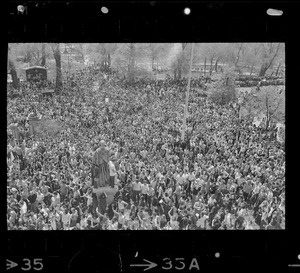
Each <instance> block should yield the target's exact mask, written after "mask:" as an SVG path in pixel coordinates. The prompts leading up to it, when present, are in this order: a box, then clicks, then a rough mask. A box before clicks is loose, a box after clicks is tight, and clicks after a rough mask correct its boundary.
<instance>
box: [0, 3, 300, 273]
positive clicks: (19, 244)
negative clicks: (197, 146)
mask: <svg viewBox="0 0 300 273" xmlns="http://www.w3.org/2000/svg"><path fill="white" fill-rule="evenodd" d="M298 8H299V5H298V4H296V3H294V2H293V3H289V2H279V1H278V2H276V1H274V2H268V1H265V2H264V3H259V2H253V3H249V2H242V1H241V2H240V1H239V2H236V1H229V2H228V3H227V2H224V1H214V2H200V3H197V2H194V1H191V2H186V1H185V2H181V1H172V2H171V1H170V2H166V3H164V2H158V1H150V2H145V1H141V2H135V1H130V2H125V1H124V2H123V1H122V2H121V1H120V2H115V1H109V2H108V1H106V2H99V1H97V2H96V1H60V2H55V1H11V2H10V3H9V9H8V11H7V16H8V22H7V28H8V41H7V42H8V51H9V50H11V49H12V48H13V46H10V45H13V44H23V43H30V44H38V43H39V45H40V44H49V45H50V47H49V48H50V52H51V54H52V53H53V52H55V45H57V44H60V45H61V47H57V50H58V51H60V50H61V52H66V54H65V56H64V57H63V58H65V59H64V64H63V65H62V68H61V70H65V72H63V71H62V74H63V73H65V75H64V74H63V77H66V78H67V79H68V81H70V82H71V81H72V80H71V78H72V77H75V76H72V75H71V74H72V73H73V75H76V77H77V78H79V79H80V78H81V77H83V76H82V74H80V73H82V72H81V71H80V69H74V71H73V72H72V67H71V66H72V65H73V63H75V62H76V64H77V63H81V65H82V66H93V67H94V68H93V71H92V72H91V70H89V71H90V72H89V73H96V72H95V71H96V70H97V69H100V68H99V67H98V66H97V65H90V64H88V63H89V61H88V60H87V59H85V58H82V60H80V61H78V62H77V61H72V60H73V59H75V58H77V57H78V58H80V56H77V57H76V56H75V55H76V54H75V55H74V54H73V53H68V52H67V51H68V50H71V49H72V48H73V47H75V46H76V44H79V43H80V44H97V43H98V44H104V43H106V44H121V43H127V44H133V43H140V44H143V43H144V44H146V43H147V44H151V43H157V44H158V43H165V44H179V47H181V46H182V47H184V46H186V48H188V49H189V50H191V46H190V44H192V43H196V44H204V43H218V44H220V43H229V44H232V45H233V46H236V49H237V50H236V52H237V53H238V54H237V53H235V54H236V55H237V56H234V57H236V60H235V61H236V62H239V61H240V60H239V58H242V57H238V56H240V55H239V52H240V51H242V46H241V44H246V43H249V44H250V43H269V44H273V45H272V46H271V47H268V49H269V50H270V52H271V51H272V52H274V53H276V50H279V48H280V45H279V44H282V45H284V50H283V51H282V52H284V54H283V55H282V56H283V57H282V60H284V61H283V63H282V64H280V63H279V62H278V63H276V66H275V65H274V69H273V70H274V74H276V76H277V74H278V75H279V74H280V71H283V72H282V73H283V75H284V76H282V77H281V78H280V77H279V76H278V78H276V80H279V81H280V80H282V81H283V80H284V85H285V83H286V85H287V88H288V89H290V88H291V89H292V88H293V87H294V86H296V84H295V79H297V74H295V75H293V73H297V72H296V69H295V68H296V67H297V62H296V61H295V60H296V58H294V55H297V54H294V52H297V49H296V46H297V41H296V38H297V37H296V36H297V35H296V34H295V29H296V19H295V18H297V14H296V11H297V10H299V9H298ZM238 45H240V51H239V46H238ZM207 47H209V46H207ZM277 47H278V48H277ZM70 48H71V49H70ZM172 48H176V46H172V47H171V46H170V47H169V48H168V50H167V51H166V52H165V53H164V54H165V55H164V54H161V55H159V56H160V57H159V58H161V59H164V58H165V57H166V56H167V53H169V51H171V49H172ZM276 48H277V49H276ZM117 49H118V50H119V51H121V48H120V47H117ZM51 50H52V51H53V52H52V51H51ZM196 50H197V47H196ZM227 50H228V52H229V49H228V48H227ZM46 51H47V50H46ZM71 51H72V50H71ZM162 51H163V50H162ZM20 52H21V50H19V51H18V53H20ZM188 52H190V51H188ZM191 52H192V50H191ZM195 52H196V51H195ZM23 53H24V52H22V54H23ZM98 53H99V52H96V53H95V55H96V54H98ZM196 53H197V52H196ZM196 53H195V54H196ZM7 54H8V53H7V52H6V53H5V56H6V57H7ZM14 54H16V53H14ZM41 54H42V53H41ZM72 54H73V55H74V56H73V55H72ZM226 54H227V53H226ZM228 54H229V53H228ZM228 54H227V55H228ZM241 54H242V53H241ZM20 55H21V53H20ZM23 55H24V54H23ZM52 55H53V54H52ZM52 55H51V56H52ZM62 55H63V53H62ZM77 55H80V54H77ZM98 57H99V56H98ZM17 58H20V59H22V58H23V59H24V58H25V59H26V58H27V59H28V56H14V60H15V61H16V62H17ZM31 58H32V59H34V58H36V59H39V58H42V56H33V57H31ZM46 58H47V57H46ZM51 58H52V57H51ZM188 58H189V57H187V60H189V59H188ZM213 58H214V57H213ZM249 58H252V59H254V57H253V56H252V55H251V56H250V57H249ZM27 59H26V60H27ZM52 59H53V58H52ZM157 59H158V58H157ZM191 59H192V58H191ZM26 60H25V62H26ZM70 60H71V61H70ZM201 61H202V62H203V63H202V62H201V65H202V66H203V65H204V67H202V66H201V65H199V67H200V68H199V69H200V70H199V71H200V72H201V73H203V71H204V75H206V74H205V73H207V74H211V73H212V71H213V70H215V71H217V70H218V69H220V70H223V69H224V67H223V66H222V65H223V64H222V63H221V61H220V64H219V66H218V63H217V61H214V68H212V67H213V65H212V63H213V60H212V61H211V63H210V61H209V60H208V59H206V58H205V64H204V60H201ZM20 62H21V61H20ZM25 62H24V63H25ZM109 62H110V60H108V59H105V60H104V62H102V65H104V66H106V65H107V64H108V63H109ZM54 63H55V61H54V59H53V65H54ZM155 63H159V62H158V60H156V62H155ZM187 63H188V62H187ZM199 63H200V62H199ZM249 63H251V62H250V61H249ZM83 64H84V65H83ZM118 65H119V66H120V67H121V66H122V65H124V64H123V63H122V62H121V61H119V63H118ZM152 65H153V64H152ZM79 66H80V65H79V64H78V67H79ZM187 66H188V65H187ZM283 66H284V67H287V70H286V71H287V72H286V71H285V70H284V69H285V68H284V69H283ZM9 67H10V70H11V65H9ZM191 67H192V66H191ZM250 67H251V66H250ZM288 67H291V68H292V69H290V70H289V68H288ZM152 68H153V67H152ZM27 69H28V67H26V69H24V71H27ZM163 69H164V68H163V65H161V64H157V67H156V70H157V71H159V70H163ZM193 69H194V70H195V73H196V72H197V73H198V72H199V71H198V70H197V69H198V68H196V67H194V68H193ZM201 69H202V70H201ZM36 70H39V71H40V72H39V73H37V72H36V74H38V75H43V73H44V72H43V71H44V70H45V69H44V68H43V67H41V66H40V65H34V67H33V71H36ZM191 71H192V69H190V74H192V72H191ZM71 72H72V73H71ZM173 72H174V71H173ZM200 72H199V73H200ZM258 72H259V71H258ZM285 72H286V73H287V74H285ZM105 73H106V72H105ZM105 73H103V74H102V73H99V74H97V73H96V74H95V75H100V74H101V75H102V76H101V77H104V76H103V75H104V74H105ZM29 74H30V72H24V82H25V81H28V75H29ZM33 74H34V73H33ZM77 74H78V75H77ZM148 74H149V73H148ZM148 74H147V77H148ZM157 74H162V73H159V72H157V73H156V74H155V75H156V77H158V76H157ZM174 74H175V72H174ZM251 74H252V70H251V73H250V76H251ZM274 74H273V76H274ZM47 75H48V77H50V72H48V74H47V73H46V76H47ZM54 75H55V76H53V75H52V76H53V82H55V80H56V76H57V72H56V74H54ZM105 75H106V74H105ZM107 75H109V73H108V74H107ZM35 76H36V75H34V76H33V77H35ZM172 76H173V74H172ZM177 76H178V75H177ZM248 76H249V75H248ZM271 76H272V75H271ZM39 77H43V76H39ZM97 77H98V76H97ZM99 77H100V76H99ZM105 77H106V76H105ZM105 77H104V78H103V81H102V82H100V81H99V82H98V83H97V84H95V88H96V89H95V90H101V88H102V89H104V88H107V86H109V84H110V83H109V84H108V85H107V81H109V78H110V76H107V77H108V79H107V78H105ZM142 77H145V78H146V76H145V75H144V74H143V76H142ZM174 77H175V75H174ZM11 78H12V79H11V84H12V85H13V84H14V83H13V81H14V76H13V75H12V73H11ZM29 78H30V77H29ZM95 78H96V77H91V79H92V80H93V81H95V82H96V80H95ZM241 78H242V77H240V79H241ZM101 79H102V78H101ZM97 81H98V80H97ZM242 81H243V80H242V79H241V80H240V83H241V82H242ZM251 81H252V82H254V81H255V79H254V80H253V79H252V78H251ZM266 81H267V80H266ZM270 81H271V80H270ZM248 82H250V81H248V80H247V84H248ZM86 84H87V83H86ZM264 84H265V85H267V84H266V83H265V81H259V84H258V83H256V84H255V88H262V87H261V85H262V86H263V85H264ZM278 85H279V86H281V85H282V84H278ZM124 86H125V87H122V88H124V89H126V88H129V87H128V85H127V83H124ZM253 86H254V85H251V87H253ZM5 88H6V89H8V88H7V85H6V86H5ZM47 88H49V89H51V90H52V89H53V90H54V89H55V90H54V91H53V92H54V93H55V92H57V86H55V83H53V85H51V86H50V85H49V87H47ZM76 88H77V85H75V84H74V86H72V87H71V88H70V89H76ZM201 88H202V87H201ZM203 88H204V87H203ZM129 89H130V88H129ZM78 90H83V88H82V89H80V88H79V87H78ZM130 90H131V89H130ZM82 92H83V91H82ZM51 94H52V93H51ZM58 94H59V93H58ZM156 95H157V96H159V98H161V97H163V94H161V93H159V92H158V93H157V94H156ZM16 96H17V95H16ZM45 96H46V97H47V95H45ZM50 96H51V95H50ZM55 96H56V95H55ZM76 96H77V95H76ZM105 96H106V97H105ZM105 96H104V97H101V99H102V101H101V103H103V104H105V103H106V104H105V105H108V104H110V101H111V100H113V99H112V98H108V97H109V95H108V93H105ZM278 96H279V95H278ZM277 98H278V97H276V96H275V98H274V100H276V99H277ZM132 99H134V98H132ZM37 101H41V100H37ZM58 101H59V99H57V103H58ZM124 101H125V99H124ZM276 101H277V100H276ZM59 103H60V104H62V103H61V102H59ZM65 103H68V102H67V101H66V102H65ZM124 103H125V102H124ZM37 104H38V103H37ZM83 104H84V105H86V104H87V103H86V102H83ZM183 104H184V101H183ZM74 105H75V103H74ZM80 107H83V106H80ZM99 107H100V106H99ZM37 108H38V107H36V106H35V109H37ZM291 108H293V107H291ZM82 109H84V107H83V108H82ZM187 109H189V108H188V107H187ZM294 109H297V106H296V107H294ZM22 111H23V110H22ZM24 111H25V110H24ZM40 111H42V109H41V110H40ZM84 111H85V110H84ZM88 111H89V109H88V110H86V112H88ZM105 111H106V112H105V113H106V114H105V116H107V121H106V120H105V122H107V123H109V122H110V118H113V114H112V112H113V110H111V109H109V107H106V108H105ZM37 112H38V110H37ZM54 112H55V111H54ZM51 113H52V112H51ZM183 113H184V112H183V110H182V116H183V115H184V114H183ZM52 114H53V113H52ZM57 115H58V114H57ZM91 115H92V114H91ZM53 116H55V114H53ZM53 116H52V117H53ZM66 116H67V115H66ZM64 117H65V116H64ZM68 118H70V119H72V115H70V116H68ZM86 120H87V123H88V120H92V118H91V117H90V116H89V113H87V118H86ZM38 122H40V120H38V121H37V123H38ZM101 122H103V123H105V122H104V121H101ZM30 125H31V124H30ZM51 126H52V127H51V128H50V129H48V131H51V130H52V131H54V127H55V126H54V125H51ZM84 126H98V125H97V124H96V125H84ZM118 126H121V125H118ZM128 126H129V125H128ZM292 126H294V125H292ZM33 127H34V126H33V125H32V128H31V127H30V129H32V135H34V134H35V132H36V131H37V130H35V131H34V128H33ZM44 127H45V126H44ZM44 127H43V128H44ZM287 127H288V126H287ZM39 128H41V127H39ZM55 128H56V127H55ZM87 128H88V127H87ZM28 130H29V129H28ZM40 130H42V129H40ZM115 130H116V129H115ZM29 131H30V130H29ZM116 131H117V130H116ZM16 135H18V134H16ZM15 138H16V137H15V135H14V139H15ZM74 138H80V136H79V135H76V136H75V135H74ZM33 139H34V138H33ZM280 139H283V138H282V137H281V138H280ZM96 141H98V139H97V140H96ZM283 141H284V140H282V142H283ZM295 141H296V140H295ZM216 142H217V141H216ZM291 142H292V140H291ZM120 143H121V141H120ZM295 143H297V142H295ZM57 145H59V144H57ZM86 145H90V143H88V144H86ZM120 146H122V145H120ZM41 149H42V148H41ZM284 149H286V150H288V147H287V148H284ZM292 149H294V147H292ZM71 150H72V149H70V151H71ZM286 150H284V151H286ZM118 151H119V150H118ZM70 153H71V152H70ZM11 154H12V156H13V157H15V156H16V157H17V152H16V153H13V152H12V153H11ZM57 157H58V156H57ZM141 157H142V155H141ZM18 158H19V157H18ZM127 158H128V159H127ZM127 158H126V160H128V161H129V160H131V159H130V153H128V155H127ZM284 161H285V159H284ZM9 162H10V161H9ZM9 164H10V163H9ZM292 164H296V162H293V163H291V167H290V172H291V173H292V172H293V170H291V169H294V170H296V169H297V166H293V165H292ZM287 169H288V168H287ZM61 170H63V168H62V169H61ZM62 172H63V171H62ZM92 172H93V171H91V173H92ZM291 173H290V174H289V175H288V174H287V176H286V177H287V178H286V179H285V180H284V181H286V182H284V183H286V184H285V185H284V187H285V188H286V194H285V200H286V214H287V215H288V216H287V217H286V222H287V223H286V227H284V228H281V230H266V228H264V229H265V230H259V231H258V230H252V231H251V230H237V228H236V229H234V230H206V229H205V228H203V229H201V228H199V226H200V227H201V226H202V224H201V223H200V222H201V221H199V222H198V223H199V225H198V226H197V224H195V227H196V226H197V228H198V230H188V228H187V230H143V231H140V230H129V229H126V230H124V229H122V230H117V231H114V230H98V229H97V227H96V228H95V229H94V230H92V229H86V230H83V229H80V228H78V229H79V230H77V228H73V229H75V230H68V231H66V230H58V229H59V228H57V224H55V229H56V230H51V229H54V228H53V227H52V225H51V224H49V229H50V230H39V229H38V228H37V225H36V227H35V228H33V229H35V230H30V231H28V230H21V229H18V228H13V227H12V228H11V229H15V230H11V229H10V228H9V227H11V226H10V221H11V219H12V218H13V217H14V216H11V215H8V212H6V214H7V226H6V225H5V227H4V228H5V230H4V232H3V234H5V235H6V236H5V240H6V242H7V244H6V246H5V252H4V253H5V256H4V257H3V258H2V260H4V259H5V261H6V264H5V262H4V263H2V264H4V269H3V272H4V271H5V270H6V271H7V272H23V271H27V272H36V271H39V272H53V271H55V270H57V271H59V272H70V273H71V272H84V271H87V272H144V271H148V272H167V271H169V272H211V271H224V270H226V271H227V270H230V271H231V272H240V271H241V270H243V271H249V272H250V271H251V272H253V271H257V270H258V271H268V272H269V271H272V270H282V271H283V272H296V271H297V270H299V265H300V245H299V236H298V235H297V229H298V226H297V222H296V220H297V219H295V218H297V215H298V214H299V213H298V212H297V207H295V206H294V204H293V202H292V200H297V197H295V196H293V195H294V194H295V195H296V193H297V191H296V190H295V189H294V187H295V185H293V183H291V182H293V181H292V180H297V179H294V177H296V176H293V174H291ZM32 176H34V173H33V174H32ZM65 179H67V178H65ZM99 181H100V180H99ZM289 181H291V182H289ZM9 183H10V182H8V183H7V185H8V186H9V185H10V184H9ZM109 186H110V185H109ZM11 188H13V187H11ZM11 188H10V189H9V191H11ZM22 190H23V188H22ZM59 190H60V188H59ZM284 192H285V191H284ZM101 194H102V191H101V193H99V194H98V195H99V196H97V197H95V196H96V195H91V196H93V198H100V196H101ZM105 194H106V197H105V198H106V202H108V201H107V200H108V199H107V195H109V194H108V192H105ZM118 194H119V193H118ZM122 194H123V192H122ZM145 195H147V194H145ZM191 195H192V194H191ZM61 196H62V194H61ZM61 196H60V198H61ZM124 196H125V195H124ZM141 196H143V194H141ZM245 196H246V197H247V194H246V195H245ZM52 197H53V198H54V199H55V196H54V195H53V196H52ZM113 197H115V199H113ZM113 197H112V199H111V200H110V201H111V202H112V203H113V204H114V208H115V210H116V211H117V212H116V213H117V215H119V214H118V213H120V210H121V211H122V210H123V209H122V205H120V206H121V208H120V207H118V206H119V201H118V200H119V198H118V195H117V196H113ZM3 198H6V199H7V200H8V194H7V193H6V194H5V196H4V197H3ZM12 198H13V197H12ZM124 198H125V197H124ZM132 198H133V199H134V198H135V197H132ZM146 198H148V197H145V199H146ZM54 199H53V200H54ZM71 199H72V198H71ZM278 199H279V197H278ZM51 200H52V199H51ZM51 200H50V201H49V202H50V204H51V202H52V201H51ZM87 200H88V197H87ZM93 200H94V199H93ZM97 200H98V202H99V203H97V204H99V207H98V211H97V212H99V211H100V209H101V206H100V201H99V200H100V199H97ZM116 200H117V201H116ZM124 200H127V199H124ZM147 200H149V199H147ZM19 201H20V200H19ZM19 201H18V203H19ZM9 202H11V199H9ZM272 202H273V201H272ZM9 204H10V203H9ZM23 205H24V202H23V203H21V205H20V204H19V206H20V207H17V210H18V211H22V208H23V207H22V206H23ZM49 206H50V205H49ZM75 207H76V205H74V208H75ZM28 208H29V206H28ZM284 209H285V206H284ZM18 213H19V212H18ZM72 213H73V211H72ZM172 213H173V212H171V213H170V214H172ZM297 213H298V214H297ZM46 214H47V212H46ZM167 214H168V213H167ZM271 214H272V213H271ZM41 217H45V216H44V215H41ZM101 217H102V216H101ZM101 217H99V219H100V218H101ZM197 217H198V218H199V216H197ZM198 218H197V219H196V220H199V219H198ZM101 219H102V218H101ZM202 220H203V219H202ZM294 221H295V222H296V223H294ZM118 222H119V221H116V223H117V227H119V226H122V224H121V223H120V222H119V223H118ZM204 222H205V221H204ZM61 223H63V221H61ZM70 223H71V222H70ZM53 225H54V224H53ZM75 226H76V225H75ZM95 226H97V225H95ZM197 228H195V229H197ZM62 229H63V228H62ZM99 229H100V228H99ZM170 229H171V228H170ZM174 229H175V228H174ZM212 229H214V228H212ZM241 229H242V228H241Z"/></svg>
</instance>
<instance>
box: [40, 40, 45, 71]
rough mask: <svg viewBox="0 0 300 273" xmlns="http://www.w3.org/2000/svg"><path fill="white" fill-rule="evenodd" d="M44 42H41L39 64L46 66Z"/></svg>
mask: <svg viewBox="0 0 300 273" xmlns="http://www.w3.org/2000/svg"><path fill="white" fill-rule="evenodd" d="M45 47H46V44H45V43H42V62H41V66H46V50H45Z"/></svg>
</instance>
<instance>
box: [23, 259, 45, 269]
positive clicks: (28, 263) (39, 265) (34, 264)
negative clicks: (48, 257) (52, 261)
mask: <svg viewBox="0 0 300 273" xmlns="http://www.w3.org/2000/svg"><path fill="white" fill-rule="evenodd" d="M22 261H23V264H22V267H21V269H22V270H23V271H29V270H35V271H40V270H42V269H43V268H44V265H43V259H32V260H31V259H27V258H26V259H23V260H22Z"/></svg>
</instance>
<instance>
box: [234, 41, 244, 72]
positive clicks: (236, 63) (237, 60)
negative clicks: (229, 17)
mask: <svg viewBox="0 0 300 273" xmlns="http://www.w3.org/2000/svg"><path fill="white" fill-rule="evenodd" d="M242 47H243V43H241V45H240V47H239V51H238V54H237V57H236V61H235V64H234V65H235V67H236V68H237V69H239V68H238V62H239V60H240V53H241V50H242Z"/></svg>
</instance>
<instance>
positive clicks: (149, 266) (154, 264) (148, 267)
mask: <svg viewBox="0 0 300 273" xmlns="http://www.w3.org/2000/svg"><path fill="white" fill-rule="evenodd" d="M143 260H144V261H145V262H147V263H148V264H131V265H130V266H146V267H147V268H145V269H144V271H146V270H149V269H152V268H153V267H156V266H157V264H156V263H153V262H150V261H148V260H146V259H143Z"/></svg>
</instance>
